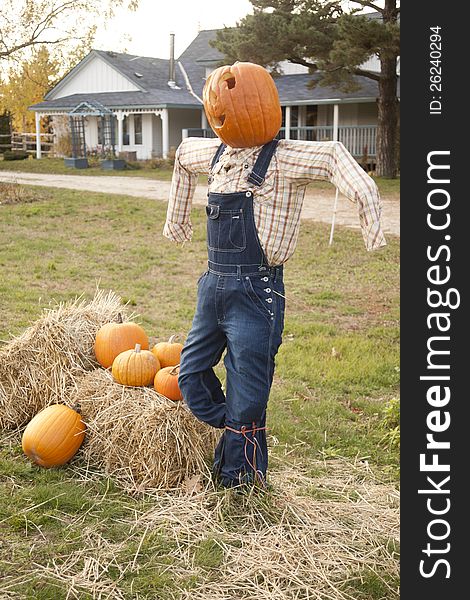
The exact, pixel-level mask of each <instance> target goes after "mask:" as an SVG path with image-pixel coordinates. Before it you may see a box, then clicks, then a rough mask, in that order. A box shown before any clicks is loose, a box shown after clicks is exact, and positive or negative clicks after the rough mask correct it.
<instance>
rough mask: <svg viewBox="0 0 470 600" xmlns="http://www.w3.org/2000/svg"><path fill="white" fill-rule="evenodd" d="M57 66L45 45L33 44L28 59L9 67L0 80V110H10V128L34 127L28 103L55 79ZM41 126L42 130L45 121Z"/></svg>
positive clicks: (41, 93) (38, 97)
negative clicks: (36, 45) (35, 45)
mask: <svg viewBox="0 0 470 600" xmlns="http://www.w3.org/2000/svg"><path fill="white" fill-rule="evenodd" d="M60 68H61V65H60V62H59V60H58V59H56V58H54V57H52V56H51V54H50V52H49V49H48V48H47V46H38V47H36V48H35V49H34V50H33V53H32V57H31V59H29V60H24V61H23V62H22V63H20V64H19V66H18V65H15V66H12V67H11V68H10V70H9V73H8V80H7V81H6V82H4V83H3V84H0V111H1V110H5V111H8V112H9V113H10V114H11V119H12V125H13V130H14V131H25V132H28V131H34V129H35V116H34V113H33V112H31V111H29V110H28V106H30V105H31V104H35V103H36V102H40V101H41V100H42V99H43V98H44V95H45V94H46V93H47V92H48V91H49V90H50V89H51V88H52V87H53V86H54V84H55V82H56V81H57V79H58V76H59V72H60ZM42 129H43V131H46V125H45V124H43V126H42Z"/></svg>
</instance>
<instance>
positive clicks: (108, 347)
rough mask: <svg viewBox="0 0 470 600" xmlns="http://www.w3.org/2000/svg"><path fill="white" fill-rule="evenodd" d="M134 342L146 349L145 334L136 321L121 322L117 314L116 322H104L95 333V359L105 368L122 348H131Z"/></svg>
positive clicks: (147, 344)
mask: <svg viewBox="0 0 470 600" xmlns="http://www.w3.org/2000/svg"><path fill="white" fill-rule="evenodd" d="M136 344H140V346H141V348H142V349H143V350H148V348H149V340H148V337H147V334H146V333H145V331H144V330H143V329H142V327H141V326H140V325H137V323H131V322H127V323H123V322H122V317H121V315H120V314H119V315H118V321H117V323H106V325H103V327H101V329H100V330H99V331H98V333H97V334H96V340H95V356H96V360H97V361H98V362H99V363H100V365H101V366H102V367H104V368H105V369H107V368H108V367H110V366H111V365H112V364H113V361H114V359H115V358H116V356H117V355H118V354H121V352H124V350H131V349H132V348H134V347H135V345H136Z"/></svg>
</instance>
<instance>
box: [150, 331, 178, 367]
mask: <svg viewBox="0 0 470 600" xmlns="http://www.w3.org/2000/svg"><path fill="white" fill-rule="evenodd" d="M176 337H177V336H176V335H172V336H171V338H170V339H169V340H168V342H158V344H155V346H154V347H153V348H152V353H153V354H154V356H156V357H157V358H158V361H159V363H160V367H162V369H163V368H164V367H174V366H175V365H179V363H180V359H181V350H182V349H183V344H181V343H179V342H175V341H174V339H175V338H176Z"/></svg>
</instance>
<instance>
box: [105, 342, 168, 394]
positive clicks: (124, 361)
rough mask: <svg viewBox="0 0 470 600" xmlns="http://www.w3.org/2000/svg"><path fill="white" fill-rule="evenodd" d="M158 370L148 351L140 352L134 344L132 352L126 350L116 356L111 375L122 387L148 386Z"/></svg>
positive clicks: (139, 348)
mask: <svg viewBox="0 0 470 600" xmlns="http://www.w3.org/2000/svg"><path fill="white" fill-rule="evenodd" d="M159 368H160V363H159V362H158V359H157V358H156V357H155V356H154V355H153V354H152V353H151V352H150V350H142V349H141V347H140V344H136V345H135V348H134V350H126V351H125V352H121V353H120V354H118V355H117V356H116V358H115V359H114V362H113V368H112V374H113V377H114V379H115V380H116V381H117V382H118V383H121V384H122V385H132V386H137V387H138V386H142V385H150V384H151V383H152V382H153V380H154V378H155V374H156V373H157V371H158V370H159Z"/></svg>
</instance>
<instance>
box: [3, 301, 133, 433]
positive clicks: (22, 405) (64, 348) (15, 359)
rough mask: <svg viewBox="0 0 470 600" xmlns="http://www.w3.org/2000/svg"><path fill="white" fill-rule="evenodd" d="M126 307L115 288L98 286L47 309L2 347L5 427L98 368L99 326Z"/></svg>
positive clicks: (61, 394)
mask: <svg viewBox="0 0 470 600" xmlns="http://www.w3.org/2000/svg"><path fill="white" fill-rule="evenodd" d="M119 313H121V314H122V317H123V320H124V321H125V320H128V319H129V317H127V316H126V314H125V313H124V311H123V305H122V303H121V299H120V298H119V297H118V296H117V295H116V294H115V293H114V292H112V291H108V292H106V291H104V290H97V291H96V293H95V296H94V298H93V299H92V300H91V301H86V300H84V299H83V298H81V297H79V298H76V299H75V300H72V301H69V302H65V303H64V302H62V303H59V304H57V306H56V307H54V308H48V309H45V310H44V314H43V316H42V317H41V318H39V319H38V320H37V321H35V322H34V323H33V324H32V325H31V326H30V327H28V329H26V330H25V331H24V332H23V333H22V334H21V335H20V336H18V337H15V338H13V339H12V340H10V341H9V342H8V343H7V344H6V345H5V346H4V347H3V348H2V349H1V350H0V429H6V428H15V427H21V426H22V425H25V424H26V423H27V422H28V421H29V420H30V419H31V418H32V417H33V416H34V415H35V414H36V413H37V412H38V411H39V410H41V409H43V408H45V407H46V406H48V405H49V404H53V403H56V402H64V401H65V400H66V398H67V394H68V393H69V392H66V389H67V388H68V387H69V386H70V385H71V384H72V383H73V381H74V379H75V378H76V377H78V376H80V375H82V374H83V373H84V372H86V371H89V370H91V369H94V368H96V366H97V363H96V360H95V355H94V351H93V346H94V341H95V337H96V333H97V331H98V329H99V328H100V327H101V326H102V325H104V324H105V323H108V322H109V321H114V320H116V318H117V315H118V314H119Z"/></svg>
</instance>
